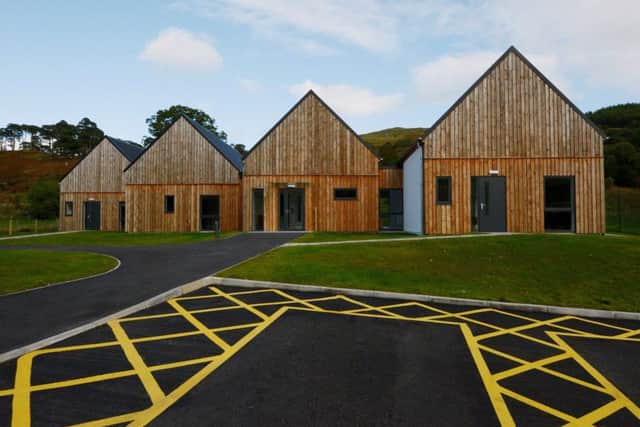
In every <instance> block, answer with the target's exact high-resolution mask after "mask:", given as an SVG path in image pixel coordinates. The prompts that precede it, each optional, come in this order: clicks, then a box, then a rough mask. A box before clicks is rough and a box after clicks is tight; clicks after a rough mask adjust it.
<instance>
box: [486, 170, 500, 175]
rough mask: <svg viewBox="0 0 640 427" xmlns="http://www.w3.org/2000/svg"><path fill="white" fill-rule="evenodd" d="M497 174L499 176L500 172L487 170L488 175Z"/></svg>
mask: <svg viewBox="0 0 640 427" xmlns="http://www.w3.org/2000/svg"><path fill="white" fill-rule="evenodd" d="M498 174H500V171H499V170H498V169H490V170H489V175H498Z"/></svg>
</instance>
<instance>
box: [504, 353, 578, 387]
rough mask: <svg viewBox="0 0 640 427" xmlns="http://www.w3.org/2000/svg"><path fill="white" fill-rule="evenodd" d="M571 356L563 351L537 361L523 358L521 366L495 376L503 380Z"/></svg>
mask: <svg viewBox="0 0 640 427" xmlns="http://www.w3.org/2000/svg"><path fill="white" fill-rule="evenodd" d="M570 358H571V356H569V355H568V354H566V353H562V354H558V355H556V356H551V357H547V358H545V359H540V360H536V361H535V362H531V363H529V362H525V361H524V360H523V361H522V362H523V363H522V364H521V365H520V366H515V367H513V368H511V369H507V370H506V371H502V372H499V373H497V374H495V375H494V378H495V379H496V381H502V380H504V379H506V378H509V377H513V376H515V375H520V374H522V373H525V372H527V371H530V370H532V369H538V368H541V367H543V366H544V365H547V364H551V363H555V362H559V361H561V360H565V359H570Z"/></svg>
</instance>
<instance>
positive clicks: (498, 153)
mask: <svg viewBox="0 0 640 427" xmlns="http://www.w3.org/2000/svg"><path fill="white" fill-rule="evenodd" d="M604 139H605V135H604V134H603V133H602V131H600V130H599V129H598V128H597V127H596V126H595V125H594V124H592V123H591V122H590V121H589V120H588V118H587V117H585V116H584V114H583V113H582V112H581V111H580V110H579V109H578V108H577V107H576V106H575V105H574V104H573V103H572V102H571V101H570V100H569V99H568V98H567V97H566V96H564V95H563V94H562V93H561V92H560V91H559V90H558V89H557V88H556V87H555V86H554V85H553V84H552V83H551V82H550V81H549V80H548V79H547V78H545V77H544V76H543V75H542V73H541V72H540V71H538V70H537V69H536V68H535V67H534V66H533V65H532V64H531V63H530V62H529V61H528V60H527V59H526V58H525V57H524V56H523V55H522V54H521V53H520V52H519V51H518V50H517V49H515V48H513V47H512V48H510V49H509V50H507V51H506V52H505V53H504V54H503V55H502V56H501V57H500V58H499V59H498V60H497V62H496V63H495V64H493V65H492V66H491V67H490V68H489V70H487V72H486V73H485V74H484V75H482V77H481V78H480V79H479V80H478V81H477V82H476V83H475V84H474V85H473V86H472V87H471V88H470V89H469V90H468V91H467V92H466V93H465V94H464V95H463V96H462V97H461V98H460V99H459V100H458V101H457V102H456V103H455V104H454V105H453V106H452V107H451V108H450V109H449V110H448V111H447V112H446V113H445V114H444V115H443V116H442V117H441V118H440V119H439V120H438V121H437V122H436V123H435V124H434V125H433V126H432V127H431V128H430V129H429V131H428V132H427V134H426V135H425V136H424V138H423V140H422V156H423V201H422V203H423V205H424V213H423V221H424V232H425V233H428V234H450V233H451V234H456V233H468V232H472V231H511V232H533V233H538V232H544V231H568V232H577V233H604V231H605V210H604V206H605V205H604V165H603V142H604ZM405 164H406V162H405ZM405 179H406V175H405Z"/></svg>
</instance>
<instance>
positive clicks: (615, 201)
mask: <svg viewBox="0 0 640 427" xmlns="http://www.w3.org/2000/svg"><path fill="white" fill-rule="evenodd" d="M606 204H607V232H609V233H629V234H640V189H637V188H622V187H614V188H610V189H608V190H607V193H606Z"/></svg>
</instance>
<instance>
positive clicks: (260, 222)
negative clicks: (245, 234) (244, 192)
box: [253, 188, 264, 231]
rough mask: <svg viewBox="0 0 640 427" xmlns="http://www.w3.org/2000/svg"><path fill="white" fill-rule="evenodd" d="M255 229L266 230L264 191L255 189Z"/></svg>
mask: <svg viewBox="0 0 640 427" xmlns="http://www.w3.org/2000/svg"><path fill="white" fill-rule="evenodd" d="M253 229H254V230H255V231H263V230H264V190H263V189H262V188H254V189H253Z"/></svg>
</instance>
